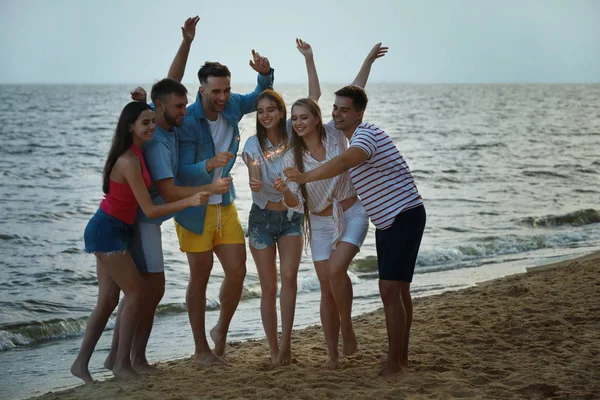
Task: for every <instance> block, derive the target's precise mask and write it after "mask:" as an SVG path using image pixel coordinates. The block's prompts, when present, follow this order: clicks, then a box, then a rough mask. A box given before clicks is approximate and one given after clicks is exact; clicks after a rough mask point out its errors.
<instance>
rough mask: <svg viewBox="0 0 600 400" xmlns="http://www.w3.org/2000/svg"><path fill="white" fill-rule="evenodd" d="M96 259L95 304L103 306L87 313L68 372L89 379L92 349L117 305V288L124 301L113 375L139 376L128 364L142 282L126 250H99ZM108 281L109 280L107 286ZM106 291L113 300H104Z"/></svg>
mask: <svg viewBox="0 0 600 400" xmlns="http://www.w3.org/2000/svg"><path fill="white" fill-rule="evenodd" d="M96 258H97V261H98V262H97V271H98V286H99V288H100V289H99V290H100V293H99V296H98V300H99V304H98V305H100V301H101V302H102V303H101V304H102V306H101V307H98V306H97V307H96V309H94V312H92V315H91V316H90V320H89V321H88V329H89V333H88V331H87V329H86V333H85V335H84V339H83V342H82V346H81V350H80V353H79V355H78V356H77V359H76V360H75V363H74V364H73V366H72V367H71V372H72V373H73V374H74V375H75V376H78V377H80V378H82V379H83V380H84V381H85V382H90V381H91V380H92V378H91V376H90V374H89V371H88V367H87V366H88V363H89V360H90V357H91V355H92V352H93V351H94V348H95V347H96V344H97V343H98V339H99V338H100V336H101V335H102V331H103V330H104V328H105V327H106V322H107V321H108V318H109V317H110V314H111V313H112V311H114V309H115V307H116V300H118V293H119V292H118V288H120V289H121V290H122V291H123V293H124V294H125V297H124V298H123V302H124V304H123V310H122V319H121V327H120V332H119V344H118V351H117V356H116V359H115V364H114V366H113V374H114V375H115V376H117V377H119V378H123V379H135V378H137V377H138V376H139V375H138V374H137V373H136V372H135V370H134V369H133V368H132V367H131V361H130V353H131V344H132V339H133V334H134V331H135V327H136V325H137V319H138V318H137V315H138V308H139V301H140V298H141V294H142V282H141V279H140V276H139V274H138V272H137V269H136V267H135V265H134V264H133V261H132V259H131V257H130V255H129V253H125V254H120V253H114V254H110V255H108V254H103V253H100V254H98V255H97V257H96ZM107 281H110V282H111V283H110V284H108V285H107ZM101 282H102V283H101ZM115 287H116V288H117V289H115ZM105 288H107V289H105ZM105 290H108V292H109V293H110V294H111V298H112V302H111V301H110V299H108V300H106V298H105V297H104V292H105ZM115 293H116V295H115ZM106 305H108V307H107V306H106ZM111 308H112V309H111ZM97 310H98V311H97ZM109 310H110V312H109Z"/></svg>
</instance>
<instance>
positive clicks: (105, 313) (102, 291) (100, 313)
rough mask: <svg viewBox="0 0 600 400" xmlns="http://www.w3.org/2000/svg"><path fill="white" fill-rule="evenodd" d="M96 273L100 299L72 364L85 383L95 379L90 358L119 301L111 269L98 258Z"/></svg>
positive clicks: (118, 290) (72, 370)
mask: <svg viewBox="0 0 600 400" xmlns="http://www.w3.org/2000/svg"><path fill="white" fill-rule="evenodd" d="M96 274H97V276H98V301H97V302H96V307H94V310H93V311H92V313H91V315H90V318H89V319H88V322H87V326H86V328H85V333H84V335H83V341H82V342H81V348H80V349H79V353H78V354H77V358H76V359H75V362H73V365H72V366H71V373H72V374H73V375H75V376H76V377H78V378H80V379H82V380H83V381H84V382H85V383H90V382H92V381H93V379H92V376H91V375H90V372H89V370H88V365H89V363H90V358H91V357H92V353H93V352H94V349H95V348H96V344H97V343H98V340H99V339H100V336H102V332H103V331H104V328H105V327H106V323H107V322H108V319H109V318H110V315H111V314H112V312H113V311H114V310H115V308H116V307H117V304H118V303H119V293H120V289H119V287H118V286H117V284H116V283H115V282H114V281H113V280H112V278H111V277H110V274H109V271H108V270H107V269H106V268H103V267H102V266H101V265H100V260H98V259H97V260H96ZM115 356H116V354H115Z"/></svg>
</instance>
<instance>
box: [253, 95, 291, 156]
mask: <svg viewBox="0 0 600 400" xmlns="http://www.w3.org/2000/svg"><path fill="white" fill-rule="evenodd" d="M263 99H269V100H271V101H272V102H273V103H275V106H276V107H277V109H278V110H279V111H280V112H281V113H283V116H282V117H281V118H280V119H279V125H278V128H279V139H280V140H281V143H283V147H284V149H287V146H288V144H289V143H288V135H287V132H286V126H285V124H286V121H287V110H286V108H285V102H284V101H283V97H281V95H280V94H279V93H277V92H276V91H274V90H271V89H267V90H265V91H263V92H262V93H261V94H259V95H258V97H257V98H256V107H257V108H258V103H260V101H261V100H263ZM256 137H257V138H258V143H259V144H260V149H261V150H262V152H263V153H264V152H265V150H266V148H267V130H266V129H265V127H264V126H262V125H261V124H260V122H259V121H258V113H257V114H256Z"/></svg>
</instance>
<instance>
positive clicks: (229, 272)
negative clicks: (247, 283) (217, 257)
mask: <svg viewBox="0 0 600 400" xmlns="http://www.w3.org/2000/svg"><path fill="white" fill-rule="evenodd" d="M225 276H226V277H227V278H231V279H235V280H236V281H237V280H240V281H243V280H244V278H245V277H246V263H243V264H241V265H238V266H237V267H236V268H228V269H226V270H225Z"/></svg>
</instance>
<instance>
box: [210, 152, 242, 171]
mask: <svg viewBox="0 0 600 400" xmlns="http://www.w3.org/2000/svg"><path fill="white" fill-rule="evenodd" d="M234 157H235V156H234V155H233V154H232V153H230V152H228V151H221V152H219V153H217V154H216V155H215V156H214V157H213V158H209V159H208V161H206V168H207V170H208V171H212V170H213V169H215V168H219V167H224V166H225V165H227V163H228V162H229V160H231V159H232V158H234Z"/></svg>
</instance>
